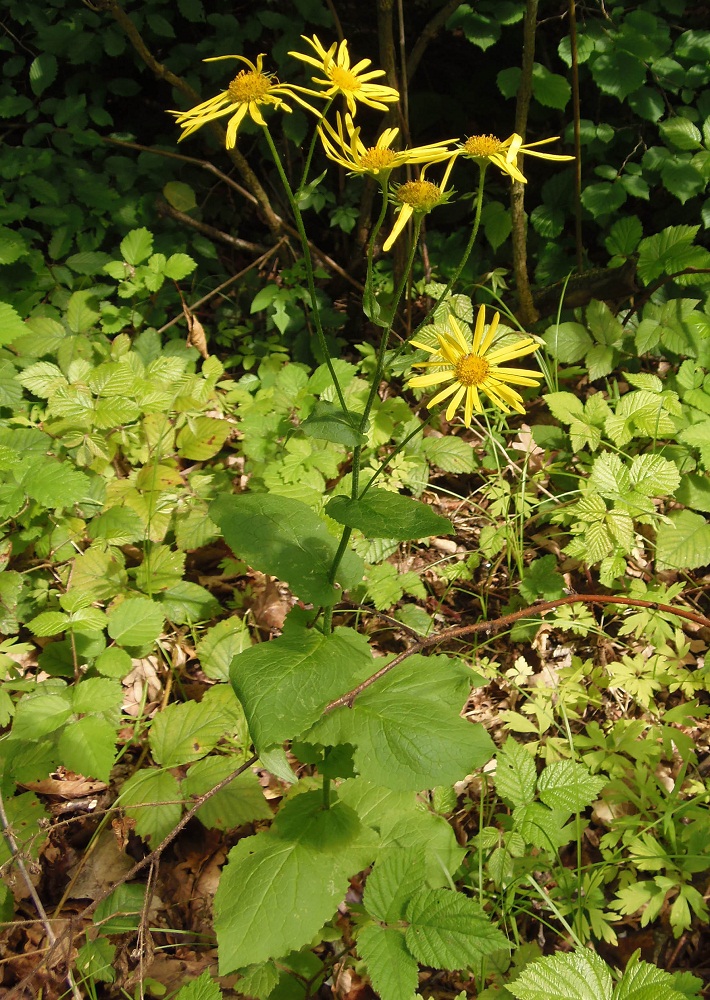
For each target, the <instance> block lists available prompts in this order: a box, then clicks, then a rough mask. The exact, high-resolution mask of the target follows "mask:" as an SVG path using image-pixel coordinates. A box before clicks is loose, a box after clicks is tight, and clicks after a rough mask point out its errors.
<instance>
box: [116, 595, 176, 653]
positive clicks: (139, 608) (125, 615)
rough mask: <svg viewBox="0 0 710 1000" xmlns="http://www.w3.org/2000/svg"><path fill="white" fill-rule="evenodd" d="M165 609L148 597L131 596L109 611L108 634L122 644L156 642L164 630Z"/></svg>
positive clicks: (141, 644) (131, 644)
mask: <svg viewBox="0 0 710 1000" xmlns="http://www.w3.org/2000/svg"><path fill="white" fill-rule="evenodd" d="M164 621H165V617H164V614H163V610H162V608H161V607H160V605H159V604H156V602H155V601H151V600H150V598H148V597H129V598H127V599H126V600H125V601H123V602H122V603H121V604H119V605H118V607H116V608H113V609H112V610H111V611H109V613H108V634H109V635H110V636H111V638H112V639H115V640H116V642H117V643H118V644H119V645H121V646H144V645H145V644H146V643H149V642H155V640H156V639H157V638H158V636H159V635H160V633H161V632H162V630H163V624H164Z"/></svg>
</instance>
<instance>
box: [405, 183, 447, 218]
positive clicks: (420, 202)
mask: <svg viewBox="0 0 710 1000" xmlns="http://www.w3.org/2000/svg"><path fill="white" fill-rule="evenodd" d="M395 198H396V199H397V201H401V202H402V203H403V204H405V205H410V206H411V207H412V209H413V210H414V211H415V212H431V210H432V208H436V206H437V205H438V204H439V202H440V201H441V188H440V187H439V185H438V184H432V182H431V181H422V180H419V181H406V182H405V183H404V184H400V186H399V187H398V188H397V191H396V193H395Z"/></svg>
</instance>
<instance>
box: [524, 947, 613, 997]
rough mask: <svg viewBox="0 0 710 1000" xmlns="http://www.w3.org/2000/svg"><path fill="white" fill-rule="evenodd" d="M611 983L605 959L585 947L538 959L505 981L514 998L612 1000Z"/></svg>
mask: <svg viewBox="0 0 710 1000" xmlns="http://www.w3.org/2000/svg"><path fill="white" fill-rule="evenodd" d="M612 987H613V984H612V979H611V973H610V972H609V969H608V968H607V965H606V962H604V961H603V959H601V958H599V956H598V955H595V954H594V952H591V951H586V950H585V951H576V952H574V953H573V954H571V955H552V956H550V957H549V958H541V959H538V961H536V962H532V963H531V964H530V965H527V966H526V967H525V968H524V969H523V971H522V973H521V974H520V975H519V976H518V978H517V979H515V980H513V982H509V983H507V984H506V988H507V989H508V990H509V991H510V992H511V993H512V994H513V996H514V997H517V1000H550V998H551V997H554V998H555V1000H611V996H612Z"/></svg>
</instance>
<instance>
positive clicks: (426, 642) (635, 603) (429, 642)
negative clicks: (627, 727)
mask: <svg viewBox="0 0 710 1000" xmlns="http://www.w3.org/2000/svg"><path fill="white" fill-rule="evenodd" d="M565 604H602V605H604V604H615V605H622V606H623V607H629V608H652V609H654V610H655V611H661V612H662V613H663V614H669V615H676V616H677V617H678V618H684V619H685V620H686V621H691V622H694V623H695V624H696V625H705V626H706V627H708V628H710V618H706V617H705V615H701V614H699V613H698V612H695V611H687V610H686V609H685V608H677V607H674V606H673V605H671V604H659V603H658V602H657V601H642V600H637V599H636V598H633V597H609V596H607V595H605V594H573V595H571V596H570V597H560V598H558V599H557V600H555V601H543V602H542V603H540V604H531V605H530V606H529V607H527V608H522V609H521V610H520V611H512V612H511V613H510V614H508V615H502V616H501V617H500V618H492V619H491V620H490V621H482V622H475V623H474V624H473V625H455V626H454V627H453V628H447V629H444V630H443V632H437V633H436V635H430V636H427V638H425V639H420V640H418V641H417V642H415V643H413V644H412V645H411V646H410V647H409V648H408V649H405V650H404V652H403V653H400V654H399V655H398V656H395V658H394V659H393V660H390V661H389V663H386V664H385V665H384V666H383V667H380V669H379V670H378V671H377V672H376V673H374V674H372V676H371V677H368V678H367V680H364V681H363V682H362V683H361V684H358V685H357V687H354V688H353V689H352V690H351V691H348V692H347V694H344V695H341V696H340V698H336V699H335V700H334V701H331V702H330V704H328V705H326V707H325V708H324V709H323V714H324V715H326V714H327V713H328V712H332V711H334V709H336V708H340V707H343V706H345V707H347V708H352V706H353V702H354V701H355V699H356V698H357V696H358V695H359V694H362V692H363V691H366V690H367V688H369V687H371V686H372V685H373V684H374V683H375V682H376V681H378V680H379V679H380V678H381V677H384V676H385V674H388V673H389V672H390V670H392V669H393V668H394V667H396V666H397V665H398V664H400V663H402V662H403V660H406V659H407V658H408V657H410V656H413V655H414V654H415V653H421V652H423V651H424V650H425V649H430V648H431V647H432V646H437V645H439V644H440V643H442V642H446V641H447V640H448V639H461V638H463V637H464V636H468V635H474V634H475V633H476V632H489V633H494V632H500V631H501V630H502V629H504V628H507V627H508V626H509V625H512V624H513V623H514V622H517V621H519V620H520V619H521V618H532V617H537V616H538V615H544V614H547V612H548V611H554V609H555V608H560V607H562V606H564V605H565Z"/></svg>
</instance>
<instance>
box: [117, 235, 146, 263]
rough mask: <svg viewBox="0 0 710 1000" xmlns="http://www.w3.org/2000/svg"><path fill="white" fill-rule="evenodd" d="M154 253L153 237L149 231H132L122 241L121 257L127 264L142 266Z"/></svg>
mask: <svg viewBox="0 0 710 1000" xmlns="http://www.w3.org/2000/svg"><path fill="white" fill-rule="evenodd" d="M152 252H153V235H152V233H150V232H149V231H148V230H147V229H132V230H131V232H130V233H129V234H128V235H127V236H125V237H124V238H123V239H122V240H121V255H122V257H123V259H124V260H125V262H126V263H127V264H132V265H134V266H135V265H136V264H140V263H142V261H144V260H147V258H148V257H150V255H151V253H152Z"/></svg>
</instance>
